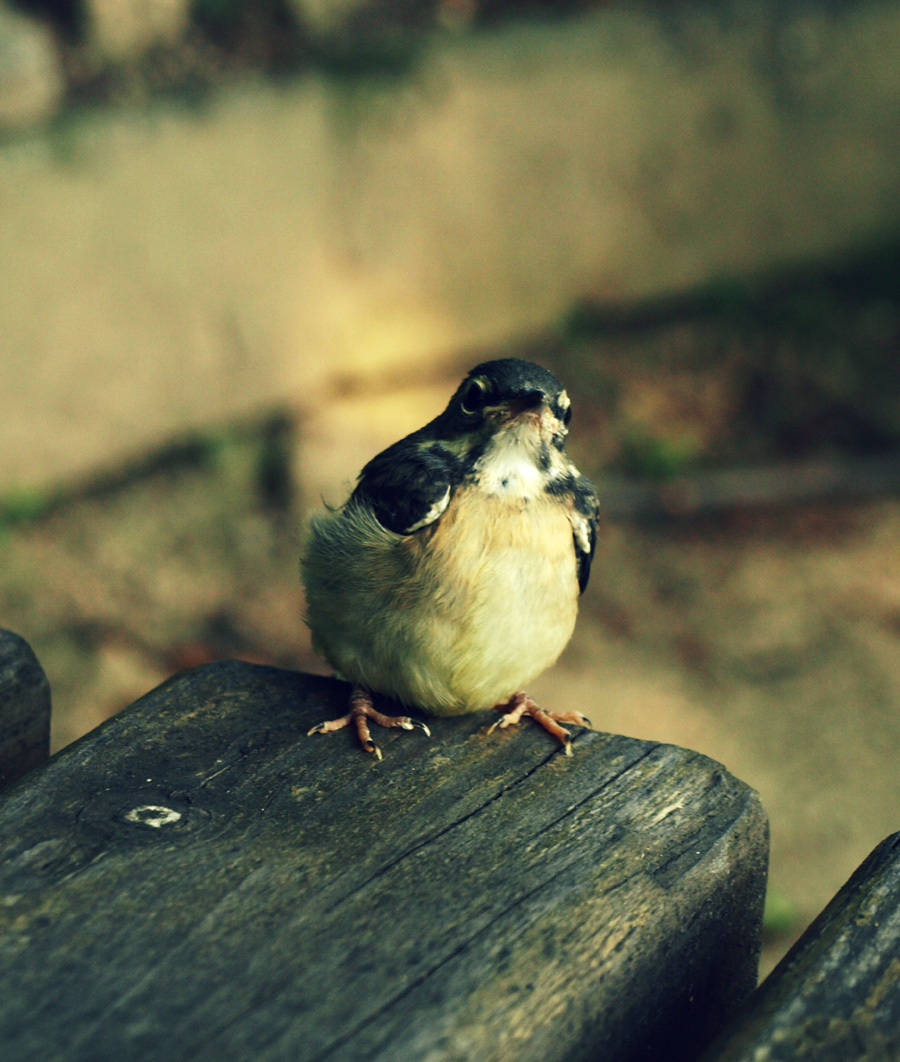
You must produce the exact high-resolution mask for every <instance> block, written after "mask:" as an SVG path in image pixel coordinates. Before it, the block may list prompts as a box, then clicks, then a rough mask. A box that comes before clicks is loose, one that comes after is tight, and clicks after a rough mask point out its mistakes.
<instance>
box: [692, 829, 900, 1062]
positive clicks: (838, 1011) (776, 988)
mask: <svg viewBox="0 0 900 1062" xmlns="http://www.w3.org/2000/svg"><path fill="white" fill-rule="evenodd" d="M898 1058H900V833H895V834H894V835H893V836H891V837H888V839H887V840H886V841H883V842H882V843H881V844H880V845H879V846H878V847H877V848H876V849H875V851H874V852H873V853H872V854H871V855H870V856H869V858H868V859H867V860H866V861H865V862H864V863H863V864H862V866H861V867H860V868H859V869H858V870H857V871H856V873H855V874H854V875H853V877H852V878H850V880H849V881H848V882H847V884H846V885H845V886H844V887H843V889H841V891H840V892H839V893H838V894H837V896H835V898H834V899H833V900H832V901H831V903H830V904H829V905H828V906H827V907H826V908H825V910H824V911H823V912H822V914H821V915H819V917H818V918H817V919H816V920H815V921H814V922H813V924H812V925H811V926H810V927H809V929H808V930H807V931H806V932H805V933H804V934H803V936H802V937H801V938H800V940H799V941H798V942H797V944H796V945H795V946H794V947H793V948H792V949H791V950H790V951H789V952H788V954H787V955H786V956H785V957H784V959H783V960H782V961H781V962H780V963H779V965H778V966H777V967H776V968H775V969H774V970H773V971H772V973H771V974H770V975H769V977H767V978H766V980H765V982H764V984H763V985H761V986H760V988H759V990H758V992H757V993H756V994H755V995H754V996H753V998H752V1000H751V1001H750V1003H749V1004H748V1006H747V1011H746V1013H745V1014H743V1015H742V1016H741V1018H740V1019H739V1021H738V1023H737V1027H736V1029H735V1031H734V1032H733V1033H731V1034H729V1035H727V1036H726V1037H725V1038H724V1040H723V1041H722V1042H720V1043H718V1044H717V1045H716V1046H715V1047H713V1048H711V1049H710V1051H709V1053H708V1054H707V1055H705V1056H704V1062H800V1060H802V1059H809V1060H811V1062H831V1060H834V1062H856V1060H859V1062H862V1060H865V1062H894V1060H896V1059H898Z"/></svg>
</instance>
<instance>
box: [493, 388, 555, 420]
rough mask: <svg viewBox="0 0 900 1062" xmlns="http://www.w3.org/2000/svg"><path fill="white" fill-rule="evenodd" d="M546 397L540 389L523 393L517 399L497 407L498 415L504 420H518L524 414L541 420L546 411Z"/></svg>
mask: <svg viewBox="0 0 900 1062" xmlns="http://www.w3.org/2000/svg"><path fill="white" fill-rule="evenodd" d="M546 397H547V396H546V395H545V394H544V392H543V391H541V390H539V389H538V388H533V389H531V390H528V391H522V392H520V393H519V394H518V395H516V397H515V398H511V399H509V401H507V402H504V403H503V404H502V405H500V406H497V407H496V408H497V413H498V414H499V415H500V416H501V417H502V418H503V419H504V420H518V419H519V417H521V416H522V415H523V414H530V415H531V416H532V417H534V418H535V419H537V420H540V419H541V416H542V414H543V411H544V402H545V399H546Z"/></svg>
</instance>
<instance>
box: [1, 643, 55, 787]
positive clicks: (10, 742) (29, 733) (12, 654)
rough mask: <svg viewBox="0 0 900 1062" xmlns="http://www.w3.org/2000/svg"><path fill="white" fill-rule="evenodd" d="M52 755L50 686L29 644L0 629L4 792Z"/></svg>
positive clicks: (2, 783) (2, 773)
mask: <svg viewBox="0 0 900 1062" xmlns="http://www.w3.org/2000/svg"><path fill="white" fill-rule="evenodd" d="M49 753H50V684H49V683H48V682H47V676H46V675H45V674H44V671H43V669H42V668H41V665H40V664H39V663H38V660H37V657H36V656H35V655H34V653H33V652H32V651H31V647H30V646H29V645H28V643H27V642H26V641H25V640H24V639H22V638H20V637H19V636H18V635H17V634H13V633H12V631H6V630H2V629H0V789H2V788H3V787H4V786H6V785H9V784H10V782H14V781H16V779H17V778H21V777H22V775H23V774H25V773H26V772H27V771H30V770H31V769H32V767H37V766H38V764H40V763H43V762H44V760H46V759H47V756H48V755H49Z"/></svg>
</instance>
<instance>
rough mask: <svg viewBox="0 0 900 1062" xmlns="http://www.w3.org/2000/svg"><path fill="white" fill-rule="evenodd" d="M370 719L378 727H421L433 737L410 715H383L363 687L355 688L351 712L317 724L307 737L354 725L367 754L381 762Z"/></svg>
mask: <svg viewBox="0 0 900 1062" xmlns="http://www.w3.org/2000/svg"><path fill="white" fill-rule="evenodd" d="M370 719H371V720H372V722H373V723H377V724H378V726H386V727H399V728H400V729H401V730H414V729H415V728H416V727H417V726H419V727H421V728H422V729H423V730H424V731H425V733H426V734H427V735H428V736H429V737H431V731H430V730H429V729H428V727H427V726H426V725H425V724H424V723H420V722H419V720H418V719H410V717H409V716H408V715H383V714H382V713H381V712H379V711H378V710H377V709H376V708H375V705H374V704H373V703H372V694H371V693H369V691H368V690H364V689H363V688H362V687H361V686H354V687H353V692H352V693H351V694H350V711H349V712H347V714H346V715H342V716H341V717H340V718H339V719H329V720H328V721H327V722H324V723H316V725H315V726H314V727H312V728H311V729H310V730H308V731H307V734H306V736H307V737H309V736H310V734H330V733H332V731H334V730H343V729H344V727H345V726H349V725H350V724H351V723H353V725H354V726H355V727H356V733H357V734H358V735H359V741H360V744H361V745H362V747H363V748H364V749H365V751H366V752H373V753H374V754H375V756H376V757H377V758H378V759H379V760H380V759H381V758H382V757H381V749H380V748H379V747H378V746H377V745H376V744H375V742H374V741H373V740H372V735H371V734H370V733H369V720H370Z"/></svg>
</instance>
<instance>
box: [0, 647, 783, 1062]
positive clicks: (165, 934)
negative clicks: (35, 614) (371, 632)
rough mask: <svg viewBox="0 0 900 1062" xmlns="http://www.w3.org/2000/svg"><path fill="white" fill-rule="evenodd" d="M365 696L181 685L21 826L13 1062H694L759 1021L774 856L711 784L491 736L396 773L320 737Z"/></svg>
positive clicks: (1, 880)
mask: <svg viewBox="0 0 900 1062" xmlns="http://www.w3.org/2000/svg"><path fill="white" fill-rule="evenodd" d="M347 690H348V688H347V687H346V686H345V685H344V684H342V683H338V682H335V681H332V680H328V679H321V678H316V677H312V676H305V675H300V674H295V673H292V672H286V671H279V670H276V669H273V668H261V667H254V666H251V665H249V664H241V663H235V662H230V663H223V664H215V665H210V666H208V667H203V668H199V669H197V670H195V671H191V672H186V673H184V674H182V675H181V676H179V677H178V678H176V679H174V680H172V681H170V682H169V683H167V684H165V685H163V686H161V687H160V688H159V689H157V690H155V691H154V692H152V693H151V694H148V695H147V696H146V697H144V698H142V700H140V701H138V702H137V703H136V704H135V705H133V706H131V708H129V709H127V710H126V711H125V712H124V713H122V714H121V715H119V716H118V717H116V718H115V719H113V720H111V721H110V722H109V723H107V724H105V725H104V726H103V727H101V728H99V729H98V730H97V731H95V732H94V733H93V734H91V735H89V736H88V737H87V738H85V739H83V740H82V741H80V742H78V743H76V744H75V745H74V746H71V747H70V748H69V749H68V750H66V751H65V752H63V753H62V754H60V755H59V756H58V757H56V758H54V759H53V760H51V761H50V763H49V764H47V765H46V767H44V768H43V769H41V770H40V771H39V772H36V774H34V775H32V778H31V780H28V781H26V782H25V783H23V784H22V785H21V786H19V787H16V789H15V790H12V791H11V792H10V793H9V794H8V796H7V798H6V800H5V801H0V857H2V861H0V927H2V928H0V955H2V956H3V958H2V992H0V1043H3V1044H4V1045H5V1049H6V1051H8V1052H9V1055H8V1057H14V1058H16V1059H17V1060H19V1062H27V1060H31V1059H38V1058H40V1059H41V1060H42V1062H45V1060H47V1059H52V1058H60V1059H66V1060H73V1062H74V1060H85V1062H86V1060H97V1059H110V1058H115V1059H116V1060H118V1062H128V1060H132V1059H134V1060H137V1059H140V1060H141V1062H147V1060H154V1059H160V1060H162V1059H165V1060H166V1062H176V1060H181V1059H210V1060H212V1059H216V1060H221V1059H248V1058H252V1059H254V1060H261V1062H266V1060H276V1059H285V1060H291V1062H303V1060H306V1059H325V1058H328V1059H337V1060H351V1059H385V1060H387V1059H391V1060H395V1059H404V1060H411V1062H414V1060H417V1059H426V1058H427V1059H428V1060H429V1062H436V1060H439V1059H447V1060H450V1059H466V1060H467V1062H470V1060H481V1059H485V1060H487V1059H516V1060H517V1062H519V1060H529V1059H534V1060H538V1059H539V1060H541V1062H549V1060H552V1059H563V1058H565V1059H580V1058H584V1059H587V1058H599V1059H616V1060H617V1062H628V1060H629V1059H638V1058H648V1059H649V1058H654V1059H658V1058H662V1057H664V1058H666V1059H668V1060H671V1062H674V1060H676V1059H678V1058H682V1057H683V1058H689V1057H691V1056H692V1053H694V1052H695V1051H696V1049H697V1047H698V1046H699V1045H701V1044H703V1043H705V1042H706V1041H707V1039H708V1038H709V1036H710V1034H711V1032H712V1031H714V1030H715V1029H716V1028H717V1027H720V1026H721V1024H722V1023H723V1022H724V1021H725V1019H726V1018H728V1017H729V1016H730V1015H731V1014H732V1013H733V1012H734V1011H735V1008H736V1007H737V1006H738V1005H739V1003H740V1002H741V1001H742V1000H743V999H744V998H745V997H746V996H747V994H748V993H749V992H750V990H751V989H752V987H753V984H754V981H755V972H756V961H757V955H758V947H759V932H760V922H761V906H762V897H763V891H764V880H765V870H766V855H767V836H766V834H767V826H766V820H765V816H764V814H763V812H762V810H761V808H760V805H759V802H758V799H757V797H756V795H755V794H754V793H753V792H752V791H751V790H750V789H748V788H747V787H746V786H744V785H743V784H742V783H740V782H737V781H736V780H735V779H734V778H732V777H731V776H729V775H728V774H727V773H726V772H725V771H724V770H723V769H722V768H721V767H719V765H717V764H715V763H713V762H711V761H710V760H707V759H705V758H703V757H701V756H699V755H697V754H695V753H691V752H687V751H685V750H683V749H678V748H674V747H671V746H661V745H654V744H650V743H646V742H640V741H634V740H630V739H627V738H622V737H614V736H610V735H606V734H600V733H588V732H584V733H579V735H578V739H577V741H576V744H575V755H574V756H573V757H571V758H568V757H566V756H564V755H562V754H561V748H560V747H559V746H558V745H557V744H555V743H554V742H553V741H552V740H551V739H550V738H549V736H548V735H547V734H545V733H543V732H541V731H539V728H537V727H533V726H531V727H524V728H522V729H521V730H520V731H519V732H509V731H504V732H497V733H494V734H492V735H491V736H490V737H487V736H485V734H484V733H483V731H484V730H485V728H486V722H487V721H486V720H485V719H484V718H483V717H482V718H476V717H470V718H464V719H457V720H446V721H445V720H441V721H438V722H437V723H436V724H435V727H434V736H433V737H432V738H431V739H430V740H429V739H428V738H426V737H425V736H424V735H423V734H421V733H419V732H417V733H413V734H408V733H405V732H385V733H383V734H379V742H380V744H381V745H382V747H383V748H384V752H385V759H384V761H383V762H382V763H377V762H374V761H373V760H372V758H370V757H366V756H365V755H364V754H362V753H361V752H360V751H359V750H358V749H357V748H356V747H354V745H353V741H352V738H351V736H350V735H349V734H348V733H347V732H346V731H345V732H341V733H338V734H333V735H328V736H327V737H314V738H307V737H306V736H305V732H306V730H307V729H308V727H309V726H310V725H311V724H312V723H313V722H314V721H316V720H317V719H320V718H322V717H323V715H325V716H327V715H328V714H329V713H331V714H332V715H333V714H335V713H336V712H337V710H338V709H339V708H340V706H341V705H342V704H343V703H345V699H346V696H347ZM582 707H585V706H582Z"/></svg>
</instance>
